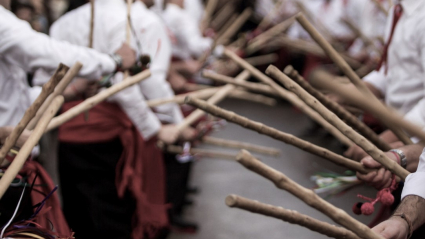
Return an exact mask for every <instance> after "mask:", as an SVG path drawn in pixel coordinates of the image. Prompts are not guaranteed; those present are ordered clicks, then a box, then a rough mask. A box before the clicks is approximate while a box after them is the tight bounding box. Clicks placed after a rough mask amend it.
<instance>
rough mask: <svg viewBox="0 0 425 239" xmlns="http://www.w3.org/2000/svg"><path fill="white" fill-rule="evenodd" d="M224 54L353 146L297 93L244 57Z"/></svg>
mask: <svg viewBox="0 0 425 239" xmlns="http://www.w3.org/2000/svg"><path fill="white" fill-rule="evenodd" d="M224 55H225V56H227V57H229V58H231V59H232V60H233V61H235V62H236V63H237V64H238V65H240V66H241V67H243V68H244V69H246V70H248V71H249V72H250V73H251V74H252V75H253V76H254V77H255V78H257V79H258V80H260V81H262V82H264V83H266V84H268V85H270V86H271V87H272V88H273V90H275V91H276V92H277V93H278V94H279V95H280V97H281V98H283V99H285V100H287V101H289V102H291V103H292V104H293V105H294V106H296V107H298V108H299V109H300V110H301V111H302V112H304V113H305V114H306V115H308V116H309V117H310V118H311V119H313V120H314V121H316V122H317V123H319V124H320V125H321V126H322V127H323V128H324V129H325V130H326V131H328V132H329V133H331V134H332V135H333V136H335V138H337V139H338V140H340V141H341V142H342V143H343V144H344V145H347V146H351V145H352V144H353V143H352V142H351V140H349V139H348V138H347V137H346V136H345V135H343V134H342V133H341V132H340V131H339V130H337V129H336V128H335V127H334V126H332V125H331V124H330V123H329V122H327V121H326V120H325V119H323V117H321V116H320V115H319V114H318V113H317V112H315V111H314V110H312V109H311V108H310V107H308V106H307V105H306V104H305V103H304V102H303V101H302V100H300V99H299V98H298V97H297V96H296V95H295V94H293V93H292V92H290V91H287V90H285V89H283V88H282V87H280V86H279V85H278V84H277V83H276V82H274V81H273V80H272V79H270V78H269V77H268V76H266V75H264V74H263V73H261V72H260V71H259V70H258V69H256V68H255V67H253V66H252V65H250V64H248V63H247V62H246V61H244V60H243V59H242V58H240V57H239V56H237V55H236V54H235V53H233V52H232V51H229V50H227V49H225V50H224Z"/></svg>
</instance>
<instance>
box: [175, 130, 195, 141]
mask: <svg viewBox="0 0 425 239" xmlns="http://www.w3.org/2000/svg"><path fill="white" fill-rule="evenodd" d="M196 136H197V130H196V129H194V128H192V127H187V128H185V129H184V130H182V132H181V133H180V137H179V138H180V139H181V140H182V141H192V140H194V139H195V137H196Z"/></svg>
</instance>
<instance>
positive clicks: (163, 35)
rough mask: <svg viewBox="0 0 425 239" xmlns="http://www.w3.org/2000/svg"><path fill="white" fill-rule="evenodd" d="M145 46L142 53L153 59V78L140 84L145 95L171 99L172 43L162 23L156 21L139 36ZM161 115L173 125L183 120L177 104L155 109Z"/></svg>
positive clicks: (153, 97)
mask: <svg viewBox="0 0 425 239" xmlns="http://www.w3.org/2000/svg"><path fill="white" fill-rule="evenodd" d="M138 38H139V39H141V44H142V46H143V49H142V51H143V52H142V53H143V54H148V55H149V56H150V57H151V64H150V67H149V69H150V71H151V74H152V75H151V77H149V78H148V79H146V80H144V81H142V82H141V83H139V85H140V88H141V91H142V93H143V95H144V96H145V97H146V98H147V99H149V100H151V99H160V98H171V97H174V92H173V90H172V89H171V86H170V84H169V83H168V82H167V74H168V70H169V67H170V62H171V43H170V41H169V39H168V36H167V32H166V30H165V26H164V25H163V24H162V23H161V22H160V21H155V22H152V24H150V26H149V27H146V28H145V29H144V32H143V34H141V35H139V36H138ZM155 111H156V112H157V113H159V114H162V115H166V116H167V117H168V118H170V119H171V122H168V123H173V124H178V123H180V122H181V121H182V120H183V115H182V113H181V110H180V107H179V105H177V104H175V103H170V104H164V105H160V106H157V107H155Z"/></svg>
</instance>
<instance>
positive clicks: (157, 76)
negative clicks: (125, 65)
mask: <svg viewBox="0 0 425 239" xmlns="http://www.w3.org/2000/svg"><path fill="white" fill-rule="evenodd" d="M90 10H91V9H90V5H89V4H86V5H84V6H82V7H80V8H78V9H75V10H74V11H71V12H69V13H67V14H65V15H64V16H63V17H62V18H60V19H59V20H58V21H56V22H55V23H54V24H53V26H52V27H51V35H52V37H55V38H58V39H63V40H67V41H70V42H72V43H73V44H77V45H87V44H88V39H89V37H88V35H89V31H90V28H89V24H88V23H89V21H90V14H91V13H90V12H91V11H90ZM126 15H127V10H126V6H125V3H124V2H123V1H116V0H102V1H96V5H95V21H94V23H95V26H94V36H93V48H95V49H96V50H99V51H101V52H105V53H113V52H115V51H116V50H117V49H118V48H119V47H120V46H121V44H122V43H123V42H124V41H125V29H126V27H125V26H126V19H127V18H126ZM132 25H133V27H134V31H135V32H136V34H137V39H138V41H139V42H140V45H141V49H139V47H138V45H137V44H136V38H135V36H134V35H133V34H132V43H131V45H132V48H133V49H135V50H136V51H137V53H138V55H140V54H148V55H149V56H150V57H151V65H150V70H151V73H152V76H151V77H150V78H148V79H146V80H144V81H143V82H141V83H139V85H135V86H132V87H130V88H128V89H127V90H124V91H122V92H120V93H118V94H117V95H115V96H113V97H111V99H113V101H115V102H117V103H118V104H119V105H120V106H121V107H122V109H123V110H124V111H125V112H126V114H127V115H128V116H129V118H130V119H131V120H132V122H133V123H134V124H135V126H136V128H137V129H138V130H139V132H140V133H141V135H142V136H143V137H144V138H145V139H149V138H150V137H152V136H153V135H154V134H156V132H157V131H158V130H159V129H160V126H161V125H160V122H159V120H158V118H157V117H156V116H155V115H154V114H153V112H152V111H151V110H150V109H149V107H148V106H147V104H146V102H145V98H147V99H157V98H168V97H173V96H174V93H173V92H172V90H171V87H170V86H169V84H168V83H167V82H166V75H167V71H168V68H169V61H170V54H171V50H170V44H169V42H168V40H167V35H166V32H165V30H164V28H163V27H161V22H160V20H159V18H158V17H157V16H156V15H155V14H154V13H151V12H150V11H149V10H148V9H146V7H144V5H143V4H142V3H141V2H135V3H134V4H133V8H132ZM76 33H78V34H76ZM167 48H168V50H167ZM167 52H168V53H167ZM122 78H123V75H122V74H117V75H116V76H115V78H114V82H119V81H122V80H123V79H122ZM155 110H156V111H157V112H158V113H159V114H160V115H161V116H163V117H166V119H167V120H168V121H169V122H171V123H178V122H181V120H182V119H183V116H182V114H181V111H180V108H179V107H178V105H176V104H166V105H162V106H158V107H156V108H155Z"/></svg>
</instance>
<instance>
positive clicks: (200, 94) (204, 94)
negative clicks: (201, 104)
mask: <svg viewBox="0 0 425 239" xmlns="http://www.w3.org/2000/svg"><path fill="white" fill-rule="evenodd" d="M222 88H223V87H214V88H208V89H203V90H198V91H194V92H189V93H186V94H180V95H176V96H175V97H172V98H164V99H154V100H149V101H147V103H148V106H149V107H151V108H152V107H157V106H159V105H163V104H168V103H177V104H183V103H184V98H186V96H191V97H194V98H199V99H207V98H209V97H211V96H212V95H214V94H215V93H216V92H217V91H219V90H220V89H222Z"/></svg>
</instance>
